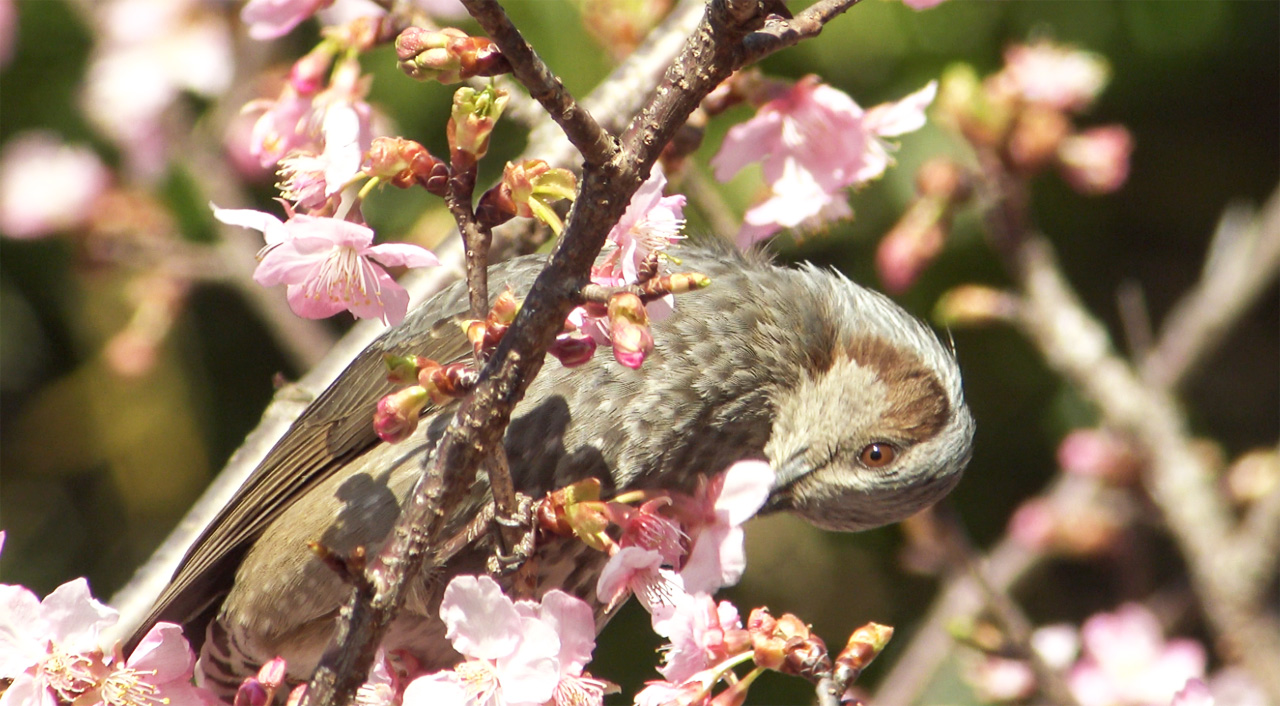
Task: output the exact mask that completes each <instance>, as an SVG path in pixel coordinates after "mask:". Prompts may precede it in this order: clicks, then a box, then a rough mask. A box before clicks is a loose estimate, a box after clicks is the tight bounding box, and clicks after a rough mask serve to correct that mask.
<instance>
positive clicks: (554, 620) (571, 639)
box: [539, 590, 596, 674]
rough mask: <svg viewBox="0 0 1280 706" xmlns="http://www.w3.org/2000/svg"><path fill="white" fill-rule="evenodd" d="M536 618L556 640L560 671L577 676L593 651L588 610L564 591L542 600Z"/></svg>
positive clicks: (593, 631) (593, 636)
mask: <svg viewBox="0 0 1280 706" xmlns="http://www.w3.org/2000/svg"><path fill="white" fill-rule="evenodd" d="M539 618H540V619H541V620H542V622H543V623H545V624H546V625H548V626H550V627H551V629H552V630H554V631H555V633H556V634H557V635H559V637H560V655H559V660H560V670H561V672H568V673H571V674H581V673H582V668H583V667H585V666H586V665H587V663H588V662H590V661H591V653H592V652H593V651H594V650H595V649H596V619H595V614H594V613H593V612H592V610H591V606H589V605H587V604H586V603H585V602H584V601H582V600H580V599H578V598H575V597H573V596H571V595H569V594H567V593H565V592H564V591H559V590H553V591H548V592H547V594H546V595H545V596H543V597H542V609H541V611H540V612H539Z"/></svg>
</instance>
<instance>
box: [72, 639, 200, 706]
mask: <svg viewBox="0 0 1280 706" xmlns="http://www.w3.org/2000/svg"><path fill="white" fill-rule="evenodd" d="M195 663H196V657H195V655H194V654H193V653H192V652H191V647H190V646H189V645H188V644H187V639H186V638H185V637H183V635H182V628H181V627H180V626H178V625H174V624H173V623H156V624H155V626H153V627H152V628H151V630H150V631H148V632H147V634H146V635H145V636H144V637H143V638H142V642H140V643H138V646H137V648H135V649H134V651H133V654H132V655H130V656H129V659H128V661H126V662H125V663H124V664H122V665H118V666H116V667H115V668H114V669H113V670H112V671H111V673H110V674H108V675H107V676H106V677H105V678H104V679H103V680H102V682H101V683H100V684H99V685H98V687H97V689H96V690H95V693H94V698H92V699H87V700H83V701H78V702H77V703H78V704H86V705H92V706H98V705H99V704H101V705H102V706H129V705H131V704H139V705H142V704H156V703H163V704H165V705H166V706H205V705H206V704H214V703H216V702H217V699H216V698H215V697H214V696H213V694H212V693H210V692H208V691H205V690H204V689H199V688H197V687H196V686H194V685H193V684H192V683H191V675H192V672H193V671H194V669H195Z"/></svg>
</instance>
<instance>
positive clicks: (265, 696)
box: [232, 677, 271, 706]
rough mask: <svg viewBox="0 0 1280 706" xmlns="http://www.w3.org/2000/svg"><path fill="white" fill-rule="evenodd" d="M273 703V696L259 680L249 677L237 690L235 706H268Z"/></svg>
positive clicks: (233, 702)
mask: <svg viewBox="0 0 1280 706" xmlns="http://www.w3.org/2000/svg"><path fill="white" fill-rule="evenodd" d="M270 703H271V694H270V693H269V692H268V691H267V688H266V687H265V686H263V685H262V683H261V682H259V681H258V680H257V679H254V678H253V677H249V678H248V679H245V680H244V681H243V682H241V683H240V687H239V688H237V689H236V696H235V699H234V700H233V701H232V704H233V706H267V705H268V704H270Z"/></svg>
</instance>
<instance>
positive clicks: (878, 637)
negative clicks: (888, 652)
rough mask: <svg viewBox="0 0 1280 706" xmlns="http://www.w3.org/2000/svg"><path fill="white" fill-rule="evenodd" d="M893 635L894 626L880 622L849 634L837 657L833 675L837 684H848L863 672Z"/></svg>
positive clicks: (864, 626) (868, 624)
mask: <svg viewBox="0 0 1280 706" xmlns="http://www.w3.org/2000/svg"><path fill="white" fill-rule="evenodd" d="M892 637H893V628H892V627H891V626H889V625H881V624H879V623H867V624H866V625H863V626H862V627H860V628H858V629H857V630H854V631H853V634H852V635H850V636H849V642H848V643H847V644H845V647H844V649H843V650H841V651H840V654H839V656H837V657H836V663H835V672H834V674H833V675H832V676H833V677H834V678H835V680H836V683H837V684H840V685H842V686H848V685H849V684H852V683H853V682H854V680H856V679H857V678H858V676H859V675H861V674H862V670H864V669H866V668H867V665H869V664H871V662H872V660H874V659H875V658H876V657H877V656H879V654H880V653H881V652H883V651H884V648H885V646H886V645H888V644H889V639H890V638H892Z"/></svg>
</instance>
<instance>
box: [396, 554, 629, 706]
mask: <svg viewBox="0 0 1280 706" xmlns="http://www.w3.org/2000/svg"><path fill="white" fill-rule="evenodd" d="M440 617H441V618H442V619H443V620H444V623H445V627H446V636H447V637H448V639H449V641H450V643H451V644H452V645H453V648H454V649H455V650H457V651H458V652H459V653H461V654H462V655H463V656H464V657H466V658H467V659H466V660H464V661H463V662H461V663H459V664H458V665H457V666H456V667H454V668H453V669H451V670H445V671H441V672H437V673H435V674H430V675H427V676H424V677H419V678H418V679H415V680H414V681H413V682H411V683H410V684H409V686H408V687H407V688H406V689H405V694H404V704H405V706H427V705H433V706H434V704H493V705H494V706H501V705H502V704H544V703H547V702H552V703H555V704H563V705H564V706H569V704H571V703H584V704H592V703H594V704H599V703H601V701H602V699H603V693H604V682H600V681H598V680H595V679H591V678H590V677H585V676H583V672H582V669H583V667H584V666H585V665H586V663H587V661H589V660H590V657H591V652H592V650H594V649H595V620H594V618H593V614H592V611H591V608H590V606H588V605H587V604H586V603H583V602H582V601H580V600H578V599H577V598H574V597H572V596H570V595H568V594H567V593H564V592H562V591H550V592H548V593H547V594H546V595H545V596H544V597H543V599H542V602H541V603H540V604H539V603H534V602H532V601H520V602H518V603H516V602H513V601H512V600H511V599H510V598H508V597H507V596H505V595H504V594H503V593H502V589H501V588H500V587H499V586H498V584H497V582H496V581H494V580H493V579H492V578H490V577H488V576H480V577H474V576H458V577H455V578H454V579H453V580H452V581H450V582H449V585H448V586H447V587H445V591H444V596H443V599H442V600H441V603H440ZM578 697H586V700H585V701H581V702H575V701H572V699H574V698H578Z"/></svg>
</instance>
